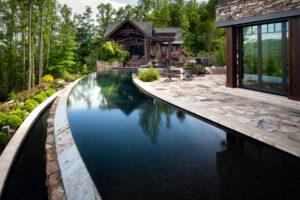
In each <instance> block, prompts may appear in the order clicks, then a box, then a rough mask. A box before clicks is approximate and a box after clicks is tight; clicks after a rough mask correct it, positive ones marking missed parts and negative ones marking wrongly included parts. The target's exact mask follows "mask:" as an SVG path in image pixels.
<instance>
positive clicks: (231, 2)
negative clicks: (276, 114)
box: [216, 0, 300, 101]
mask: <svg viewBox="0 0 300 200" xmlns="http://www.w3.org/2000/svg"><path fill="white" fill-rule="evenodd" d="M216 26H217V27H223V28H226V41H227V42H226V67H227V73H226V74H227V81H226V86H227V87H241V88H245V89H252V90H256V91H261V92H267V93H273V94H278V95H283V96H288V98H289V99H292V100H298V101H299V100H300V84H299V83H300V56H299V55H300V53H299V52H300V0H264V1H262V0H219V5H218V6H217V8H216Z"/></svg>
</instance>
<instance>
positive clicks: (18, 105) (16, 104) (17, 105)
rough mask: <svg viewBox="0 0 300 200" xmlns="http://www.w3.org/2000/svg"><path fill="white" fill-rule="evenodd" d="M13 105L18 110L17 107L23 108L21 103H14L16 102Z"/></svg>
mask: <svg viewBox="0 0 300 200" xmlns="http://www.w3.org/2000/svg"><path fill="white" fill-rule="evenodd" d="M11 107H12V108H13V109H14V110H17V109H21V108H22V106H21V104H20V103H14V104H12V106H11Z"/></svg>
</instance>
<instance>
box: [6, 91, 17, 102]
mask: <svg viewBox="0 0 300 200" xmlns="http://www.w3.org/2000/svg"><path fill="white" fill-rule="evenodd" d="M15 96H16V93H15V91H11V92H10V93H9V94H8V97H7V100H8V101H10V100H13V99H14V98H15Z"/></svg>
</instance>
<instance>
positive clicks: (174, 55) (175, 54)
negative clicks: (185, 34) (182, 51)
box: [171, 51, 179, 59]
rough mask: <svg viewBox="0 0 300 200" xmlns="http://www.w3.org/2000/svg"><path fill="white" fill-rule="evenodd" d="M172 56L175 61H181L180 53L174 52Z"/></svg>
mask: <svg viewBox="0 0 300 200" xmlns="http://www.w3.org/2000/svg"><path fill="white" fill-rule="evenodd" d="M171 56H172V58H173V59H179V53H178V51H174V52H172V53H171Z"/></svg>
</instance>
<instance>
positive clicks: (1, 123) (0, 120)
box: [0, 112, 7, 127]
mask: <svg viewBox="0 0 300 200" xmlns="http://www.w3.org/2000/svg"><path fill="white" fill-rule="evenodd" d="M6 118H7V117H6V115H5V114H4V113H2V112H0V127H2V126H4V125H5V122H6Z"/></svg>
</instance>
